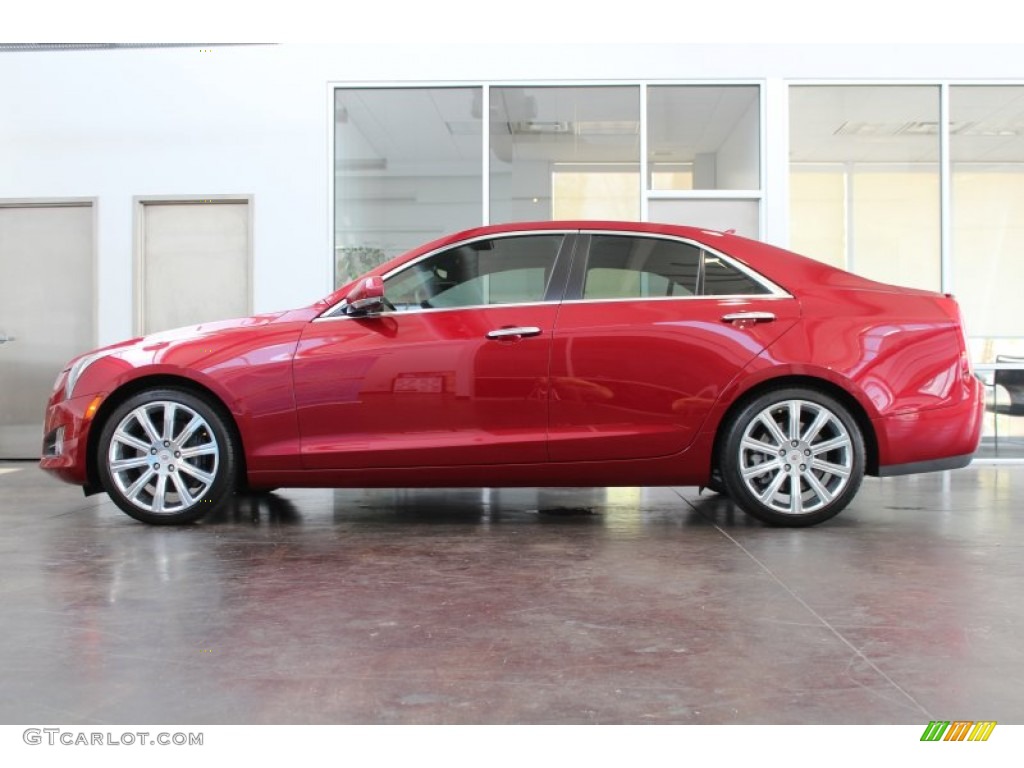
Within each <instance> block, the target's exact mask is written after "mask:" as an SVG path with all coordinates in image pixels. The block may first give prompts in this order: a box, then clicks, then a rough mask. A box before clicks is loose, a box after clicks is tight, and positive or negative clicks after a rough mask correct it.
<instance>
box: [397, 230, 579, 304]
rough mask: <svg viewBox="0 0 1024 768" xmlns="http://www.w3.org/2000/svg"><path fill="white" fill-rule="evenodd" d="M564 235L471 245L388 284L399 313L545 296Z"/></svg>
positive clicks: (532, 300)
mask: <svg viewBox="0 0 1024 768" xmlns="http://www.w3.org/2000/svg"><path fill="white" fill-rule="evenodd" d="M562 239H563V235H561V234H551V235H527V236H522V237H506V238H496V239H489V240H476V241H474V242H471V243H466V244H464V245H460V246H457V247H455V248H451V249H449V250H446V251H441V252H440V253H436V254H434V255H433V256H430V257H428V258H426V259H422V260H421V261H418V262H416V263H415V264H413V265H411V266H409V267H407V268H406V269H403V270H402V271H401V272H399V273H398V274H396V275H394V276H392V277H390V278H388V279H387V280H386V281H385V283H384V295H385V296H386V297H387V299H388V301H389V302H391V304H392V305H394V307H395V310H396V311H398V312H407V311H409V310H418V309H451V308H457V307H475V306H489V305H498V304H529V303H535V302H540V301H543V300H544V295H545V292H546V291H547V286H548V280H549V279H550V277H551V271H552V269H553V268H554V265H555V257H556V256H557V255H558V249H559V247H560V246H561V244H562Z"/></svg>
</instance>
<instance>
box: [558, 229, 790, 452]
mask: <svg viewBox="0 0 1024 768" xmlns="http://www.w3.org/2000/svg"><path fill="white" fill-rule="evenodd" d="M587 241H589V249H587V250H588V257H587V259H586V261H584V260H583V259H582V258H577V260H576V263H574V265H573V275H572V277H571V279H570V283H569V286H568V288H567V295H566V300H565V301H564V303H563V304H562V308H561V311H560V312H559V316H558V323H557V326H556V328H555V336H554V343H553V347H552V357H551V385H550V387H551V422H550V423H551V427H550V433H549V439H550V443H549V453H550V457H551V460H552V461H594V460H607V459H642V458H651V457H656V456H668V455H671V454H674V453H677V452H679V451H682V450H683V449H685V448H686V447H687V446H689V445H690V443H691V442H692V441H693V439H694V437H695V436H696V435H697V432H698V431H699V429H700V427H701V425H702V424H703V422H704V419H705V418H706V416H707V414H708V412H709V410H710V409H711V406H712V405H713V404H714V403H715V401H716V400H717V399H718V398H719V396H720V395H721V394H722V391H723V390H724V388H725V387H726V385H727V384H728V383H729V382H730V381H732V380H733V379H734V378H735V377H736V375H737V374H738V373H739V372H740V370H741V369H742V368H743V367H744V366H745V365H747V364H748V363H749V362H750V361H751V360H752V359H753V357H754V356H755V355H757V354H758V353H759V352H761V351H762V350H763V349H764V348H765V347H766V346H767V345H768V344H770V343H771V342H772V341H774V340H775V339H776V338H778V336H779V335H781V334H782V333H783V332H784V331H785V330H786V329H788V328H789V327H791V326H792V325H793V323H794V322H796V319H797V317H798V313H799V308H798V306H797V302H796V300H795V299H793V298H792V297H790V296H788V295H785V293H784V292H782V291H781V290H778V289H776V288H774V286H771V285H768V284H764V283H762V282H761V281H759V280H758V279H755V277H753V276H752V275H749V274H747V273H746V272H745V271H743V270H742V269H741V268H739V267H738V266H737V265H735V264H732V263H730V262H729V260H728V259H726V258H724V257H722V256H719V255H716V254H713V253H711V252H709V251H707V250H706V249H704V248H702V247H700V246H699V245H697V244H693V243H687V242H684V241H680V240H676V239H672V238H659V237H654V236H646V235H643V236H641V235H632V236H627V235H619V234H601V233H593V234H590V235H584V236H581V238H580V243H579V245H578V246H577V248H578V250H579V251H581V252H582V251H584V250H585V249H586V245H587Z"/></svg>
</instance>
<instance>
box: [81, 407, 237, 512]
mask: <svg viewBox="0 0 1024 768" xmlns="http://www.w3.org/2000/svg"><path fill="white" fill-rule="evenodd" d="M237 452H238V448H237V446H236V445H235V442H234V440H233V438H232V432H231V430H230V429H229V428H228V425H227V423H226V422H225V419H224V417H223V416H221V414H220V413H219V412H218V410H217V409H216V408H214V407H212V406H211V405H210V404H209V403H208V402H207V401H206V400H204V399H202V398H200V397H197V396H196V395H194V394H192V393H191V392H186V391H184V390H180V389H173V388H160V389H152V390H147V391H144V392H140V393H138V394H136V395H134V396H132V397H130V398H129V399H128V400H126V401H125V402H123V403H122V404H121V405H119V406H118V407H117V408H115V409H114V411H113V412H112V413H111V414H110V416H109V417H108V418H107V420H106V421H105V422H104V424H103V428H102V431H101V432H100V439H99V444H98V446H97V454H96V465H97V468H98V470H99V477H100V482H101V483H102V485H103V488H104V490H105V491H106V492H107V494H108V495H109V496H110V498H111V499H112V500H113V502H114V503H115V504H117V506H118V507H120V508H121V510H122V511H124V512H125V513H127V514H128V515H130V516H132V517H134V518H135V519H136V520H140V521H142V522H144V523H152V524H154V525H180V524H182V523H191V522H194V521H196V520H199V519H200V518H202V517H203V516H204V515H205V514H207V513H208V512H211V511H213V510H215V509H217V508H218V507H219V506H220V505H221V504H223V503H224V502H225V501H226V500H227V499H228V498H230V496H231V494H232V493H233V492H234V490H235V475H236V473H237V467H238V459H237V455H238V453H237Z"/></svg>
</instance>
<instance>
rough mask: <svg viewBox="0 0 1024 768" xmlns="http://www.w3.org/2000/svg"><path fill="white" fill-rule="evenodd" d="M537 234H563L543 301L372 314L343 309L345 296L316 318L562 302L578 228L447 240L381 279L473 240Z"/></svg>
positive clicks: (501, 233) (461, 246)
mask: <svg viewBox="0 0 1024 768" xmlns="http://www.w3.org/2000/svg"><path fill="white" fill-rule="evenodd" d="M538 235H547V236H551V235H559V236H561V237H562V242H561V244H560V245H559V247H558V251H557V252H556V253H555V257H554V261H553V264H552V268H551V275H550V277H549V278H548V283H547V286H546V287H545V289H544V297H543V298H542V299H541V300H540V301H525V302H509V303H504V304H468V305H465V306H459V307H420V308H416V309H405V310H401V311H393V310H389V309H384V310H382V311H381V312H374V313H372V314H370V315H347V314H345V312H344V308H345V306H347V302H346V299H344V298H342V299H341V301H339V302H337V303H335V304H333V305H332V306H331V307H330V308H329V309H328V310H327V311H326V312H324V313H323V314H321V315H320V317H318V318H317V320H337V319H339V318H349V319H360V318H362V319H365V318H366V317H383V316H387V317H399V316H403V315H419V314H423V313H433V312H459V311H463V310H467V309H471V310H480V309H496V308H500V307H532V306H540V305H544V304H558V303H561V301H562V300H563V299H564V297H565V290H566V287H567V283H568V278H569V273H570V268H571V263H572V261H573V256H574V253H575V251H576V247H577V242H578V230H575V229H536V230H534V229H531V230H520V231H515V232H492V233H490V234H484V235H477V236H475V237H468V238H465V239H463V240H459V241H457V242H454V243H448V244H446V245H444V246H442V247H440V248H434V249H433V250H430V251H427V252H426V253H423V254H420V255H419V256H417V257H416V258H414V259H410V260H409V261H406V262H403V263H401V264H399V265H397V266H395V267H393V268H392V269H389V270H388V271H387V272H385V273H384V274H382V275H381V279H382V280H383V282H384V284H385V290H386V288H387V281H388V280H390V279H391V278H392V277H395V276H396V275H398V274H400V273H402V272H404V271H405V270H407V269H412V268H413V267H415V266H416V265H417V264H419V263H420V262H423V261H426V260H427V259H430V258H433V257H434V256H437V255H438V254H441V253H445V252H446V251H452V250H456V249H458V248H463V247H465V246H467V245H472V244H473V243H478V242H482V241H484V240H507V239H511V238H516V237H536V236H538ZM385 298H386V293H385Z"/></svg>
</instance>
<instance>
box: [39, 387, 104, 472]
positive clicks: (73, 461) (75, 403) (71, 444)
mask: <svg viewBox="0 0 1024 768" xmlns="http://www.w3.org/2000/svg"><path fill="white" fill-rule="evenodd" d="M102 399H103V398H102V396H100V395H95V394H92V395H83V396H81V397H73V398H71V399H70V400H64V399H62V392H61V391H60V390H58V391H57V392H55V393H54V394H53V396H52V397H51V398H50V402H49V404H48V405H47V408H46V422H45V426H44V427H43V457H42V459H40V461H39V466H40V467H41V468H42V469H44V470H45V471H47V472H49V473H50V474H52V475H53V476H54V477H57V478H60V479H61V480H63V481H64V482H66V483H71V484H73V485H81V486H88V485H89V484H90V481H89V476H88V466H87V456H88V445H89V429H90V427H91V426H92V421H93V416H94V415H95V413H96V409H97V408H98V406H99V404H100V403H101V402H102Z"/></svg>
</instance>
